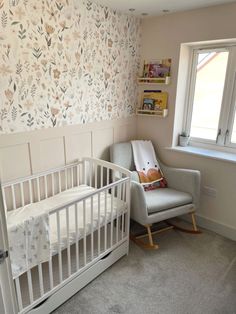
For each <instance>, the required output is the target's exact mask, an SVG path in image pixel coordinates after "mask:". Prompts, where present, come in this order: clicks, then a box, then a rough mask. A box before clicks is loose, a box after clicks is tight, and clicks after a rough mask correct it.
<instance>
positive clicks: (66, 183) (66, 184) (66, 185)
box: [65, 169, 68, 190]
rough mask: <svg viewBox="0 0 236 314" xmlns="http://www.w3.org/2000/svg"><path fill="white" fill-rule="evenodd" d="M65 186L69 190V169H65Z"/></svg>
mask: <svg viewBox="0 0 236 314" xmlns="http://www.w3.org/2000/svg"><path fill="white" fill-rule="evenodd" d="M65 187H66V190H67V188H68V178H67V169H65Z"/></svg>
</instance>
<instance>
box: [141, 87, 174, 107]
mask: <svg viewBox="0 0 236 314" xmlns="http://www.w3.org/2000/svg"><path fill="white" fill-rule="evenodd" d="M167 100H168V93H167V92H156V91H155V92H153V91H149V92H148V91H146V92H144V93H143V98H142V107H141V108H140V109H142V110H153V111H163V110H164V109H167Z"/></svg>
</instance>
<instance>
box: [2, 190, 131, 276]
mask: <svg viewBox="0 0 236 314" xmlns="http://www.w3.org/2000/svg"><path fill="white" fill-rule="evenodd" d="M94 191H96V189H95V188H93V187H90V186H87V185H80V186H78V187H73V188H71V189H68V190H66V191H63V192H61V193H60V194H57V195H54V196H52V197H49V198H47V199H45V200H42V201H40V202H37V203H33V204H29V205H26V206H23V207H21V208H18V209H16V210H13V211H10V212H8V213H7V227H8V235H9V243H10V256H11V263H12V270H13V276H14V278H15V277H17V276H19V275H20V274H22V273H23V272H25V271H26V270H28V269H30V268H32V267H34V266H36V265H37V264H38V263H39V262H44V261H48V260H49V259H50V258H51V256H52V255H54V254H57V253H58V251H59V250H63V249H64V248H65V247H67V246H68V245H71V244H73V243H74V242H75V241H76V235H77V238H78V239H77V240H79V239H81V238H82V237H84V236H85V235H88V234H89V233H91V232H92V230H96V229H97V228H98V226H100V227H101V226H102V225H104V224H105V223H108V222H109V221H111V219H114V218H115V217H117V216H119V215H121V214H122V213H123V212H124V211H126V209H127V205H126V203H125V202H124V201H121V200H118V199H117V198H116V197H113V199H112V197H111V195H110V194H108V193H107V196H106V198H105V192H101V193H100V196H98V194H95V195H94V196H93V198H92V199H91V197H89V198H87V199H86V201H85V202H83V201H82V202H79V203H77V215H76V213H75V204H73V205H71V206H69V207H68V206H67V204H69V203H71V202H74V201H76V200H77V199H78V198H80V197H83V196H86V195H89V194H90V193H91V192H94ZM99 197H100V199H99ZM99 200H100V201H99ZM99 204H100V206H99ZM112 204H113V206H112ZM105 205H106V206H105ZM59 207H63V209H61V210H60V211H58V213H59V214H58V215H57V214H56V212H55V213H51V212H52V211H53V210H55V209H57V208H59ZM66 207H67V209H66ZM29 217H30V218H31V220H29ZM76 218H77V219H76ZM76 220H77V222H76ZM25 222H27V224H26V223H25ZM28 222H29V223H28ZM30 222H31V224H33V225H32V226H31V229H30V228H29V226H30ZM58 222H59V225H60V228H59V229H60V230H59V232H58V227H57V226H58ZM26 227H27V230H26ZM16 230H20V234H21V235H24V236H23V237H22V236H21V237H20V236H18V235H17V233H16ZM29 230H30V231H31V235H30V236H27V234H29ZM76 230H77V232H76ZM58 235H59V237H58ZM59 238H60V241H59ZM30 241H32V243H29V242H30ZM22 242H24V243H22ZM34 249H35V250H37V254H34V252H33V251H34Z"/></svg>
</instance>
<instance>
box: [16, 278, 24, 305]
mask: <svg viewBox="0 0 236 314" xmlns="http://www.w3.org/2000/svg"><path fill="white" fill-rule="evenodd" d="M15 283H16V295H17V301H18V305H19V310H20V311H21V310H22V309H23V304H22V296H21V288H20V279H19V277H17V278H16V279H15Z"/></svg>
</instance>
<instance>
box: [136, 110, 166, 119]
mask: <svg viewBox="0 0 236 314" xmlns="http://www.w3.org/2000/svg"><path fill="white" fill-rule="evenodd" d="M136 114H137V115H138V116H155V117H160V118H166V117H167V115H168V109H163V110H144V109H137V110H136Z"/></svg>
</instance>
